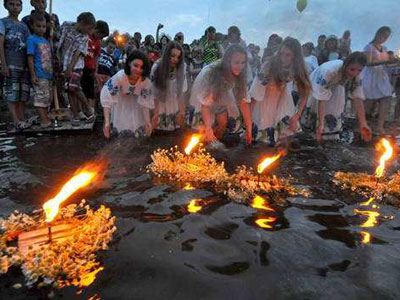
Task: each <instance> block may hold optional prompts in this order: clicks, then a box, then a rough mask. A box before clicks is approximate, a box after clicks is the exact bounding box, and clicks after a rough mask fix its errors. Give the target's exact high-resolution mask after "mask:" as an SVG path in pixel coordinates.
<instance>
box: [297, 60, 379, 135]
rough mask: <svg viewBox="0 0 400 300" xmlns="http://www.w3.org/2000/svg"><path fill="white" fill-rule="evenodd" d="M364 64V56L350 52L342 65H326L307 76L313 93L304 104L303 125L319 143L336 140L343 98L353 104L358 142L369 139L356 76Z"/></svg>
mask: <svg viewBox="0 0 400 300" xmlns="http://www.w3.org/2000/svg"><path fill="white" fill-rule="evenodd" d="M366 64H367V57H366V56H365V54H363V53H361V52H354V53H352V54H350V56H349V57H347V58H346V60H345V61H344V62H343V61H342V60H333V61H329V62H326V63H324V64H323V65H321V66H319V67H318V68H317V69H315V71H314V72H313V73H312V74H311V81H312V85H313V93H312V97H310V99H309V102H308V104H307V112H306V114H305V116H304V117H305V118H304V122H303V125H304V127H305V128H308V129H312V130H315V134H316V137H317V140H318V141H319V142H320V141H322V139H323V138H324V139H329V140H332V139H336V140H337V139H339V138H340V133H341V132H342V126H343V120H342V115H343V113H344V110H345V104H346V97H347V98H348V99H351V100H352V101H353V105H354V106H353V107H354V108H355V109H356V112H357V117H358V122H359V125H360V132H361V138H362V139H363V140H365V141H368V140H370V139H371V135H372V133H371V129H370V128H369V127H368V125H367V122H366V119H365V110H364V101H363V100H364V99H365V97H364V92H363V88H362V86H361V80H360V73H361V71H362V69H363V68H364V66H365V65H366Z"/></svg>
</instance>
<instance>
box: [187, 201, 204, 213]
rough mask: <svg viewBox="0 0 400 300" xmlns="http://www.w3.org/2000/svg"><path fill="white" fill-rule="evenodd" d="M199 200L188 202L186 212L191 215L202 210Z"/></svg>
mask: <svg viewBox="0 0 400 300" xmlns="http://www.w3.org/2000/svg"><path fill="white" fill-rule="evenodd" d="M200 201H201V200H200V199H193V200H191V201H190V203H189V205H188V211H189V212H190V213H192V214H196V213H198V212H199V211H201V210H202V209H203V207H202V206H200V205H199V202H200Z"/></svg>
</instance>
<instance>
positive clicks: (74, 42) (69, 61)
mask: <svg viewBox="0 0 400 300" xmlns="http://www.w3.org/2000/svg"><path fill="white" fill-rule="evenodd" d="M95 26H96V19H95V18H94V16H93V14H92V13H90V12H85V13H81V14H80V15H79V16H78V18H77V22H76V23H74V22H64V23H63V25H62V26H61V37H60V42H59V45H58V51H57V52H58V58H59V61H60V63H61V65H62V70H63V73H64V75H65V77H66V83H65V89H66V91H67V93H68V96H69V101H70V106H71V111H72V114H73V120H72V122H73V123H72V125H79V122H80V117H79V112H80V110H81V108H82V110H83V115H84V116H85V118H86V120H88V121H91V120H93V118H94V109H93V108H91V107H90V106H89V104H88V101H87V99H86V97H85V95H84V94H83V92H82V86H81V78H82V71H83V68H84V66H85V61H84V57H85V56H86V55H87V54H88V42H89V36H88V34H90V33H91V32H92V31H93V30H94V28H95Z"/></svg>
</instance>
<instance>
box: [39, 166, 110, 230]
mask: <svg viewBox="0 0 400 300" xmlns="http://www.w3.org/2000/svg"><path fill="white" fill-rule="evenodd" d="M105 166H106V164H99V165H94V164H91V165H88V166H86V167H84V168H82V169H81V170H79V171H78V172H77V174H76V175H74V176H73V177H72V178H71V179H70V180H69V181H68V182H67V183H66V184H65V185H64V186H63V187H62V188H61V190H60V192H59V193H58V194H57V195H56V196H55V197H54V198H53V199H51V200H49V201H47V202H46V203H45V204H43V210H44V212H45V214H46V222H51V221H53V220H54V218H55V217H56V216H57V214H58V211H59V208H60V205H61V203H63V202H64V201H65V200H67V199H68V198H69V197H70V196H71V195H72V194H74V193H75V192H76V191H77V190H79V189H81V188H83V187H85V186H88V185H89V184H90V183H92V182H93V181H94V179H98V177H99V175H100V174H102V172H101V170H103V169H104V168H105Z"/></svg>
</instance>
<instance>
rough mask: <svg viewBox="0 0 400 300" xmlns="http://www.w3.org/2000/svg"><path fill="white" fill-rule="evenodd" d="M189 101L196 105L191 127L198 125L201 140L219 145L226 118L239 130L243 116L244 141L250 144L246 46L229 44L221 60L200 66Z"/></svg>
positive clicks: (225, 125) (223, 132) (225, 127)
mask: <svg viewBox="0 0 400 300" xmlns="http://www.w3.org/2000/svg"><path fill="white" fill-rule="evenodd" d="M190 103H191V105H193V106H194V107H195V117H194V122H193V127H197V126H200V131H201V132H202V133H203V140H204V142H207V143H211V144H212V147H218V146H221V143H220V142H218V139H221V138H222V137H223V135H224V134H225V132H226V130H227V126H228V120H229V119H231V120H233V121H234V122H233V123H234V124H235V125H234V126H233V127H234V128H231V131H238V130H240V129H241V127H242V123H241V122H240V119H241V118H242V117H243V120H244V123H245V126H246V135H245V137H246V142H247V144H251V139H252V135H251V114H250V106H249V103H250V99H249V97H248V95H247V51H246V49H244V48H243V47H242V46H240V45H238V44H234V45H231V46H229V47H228V48H227V50H226V53H225V55H224V57H223V59H221V60H218V61H216V62H214V63H212V64H210V65H208V66H206V67H205V68H203V69H202V71H201V72H200V74H199V75H198V76H197V78H196V80H195V82H194V84H193V89H192V93H191V98H190ZM241 113H242V114H241Z"/></svg>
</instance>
